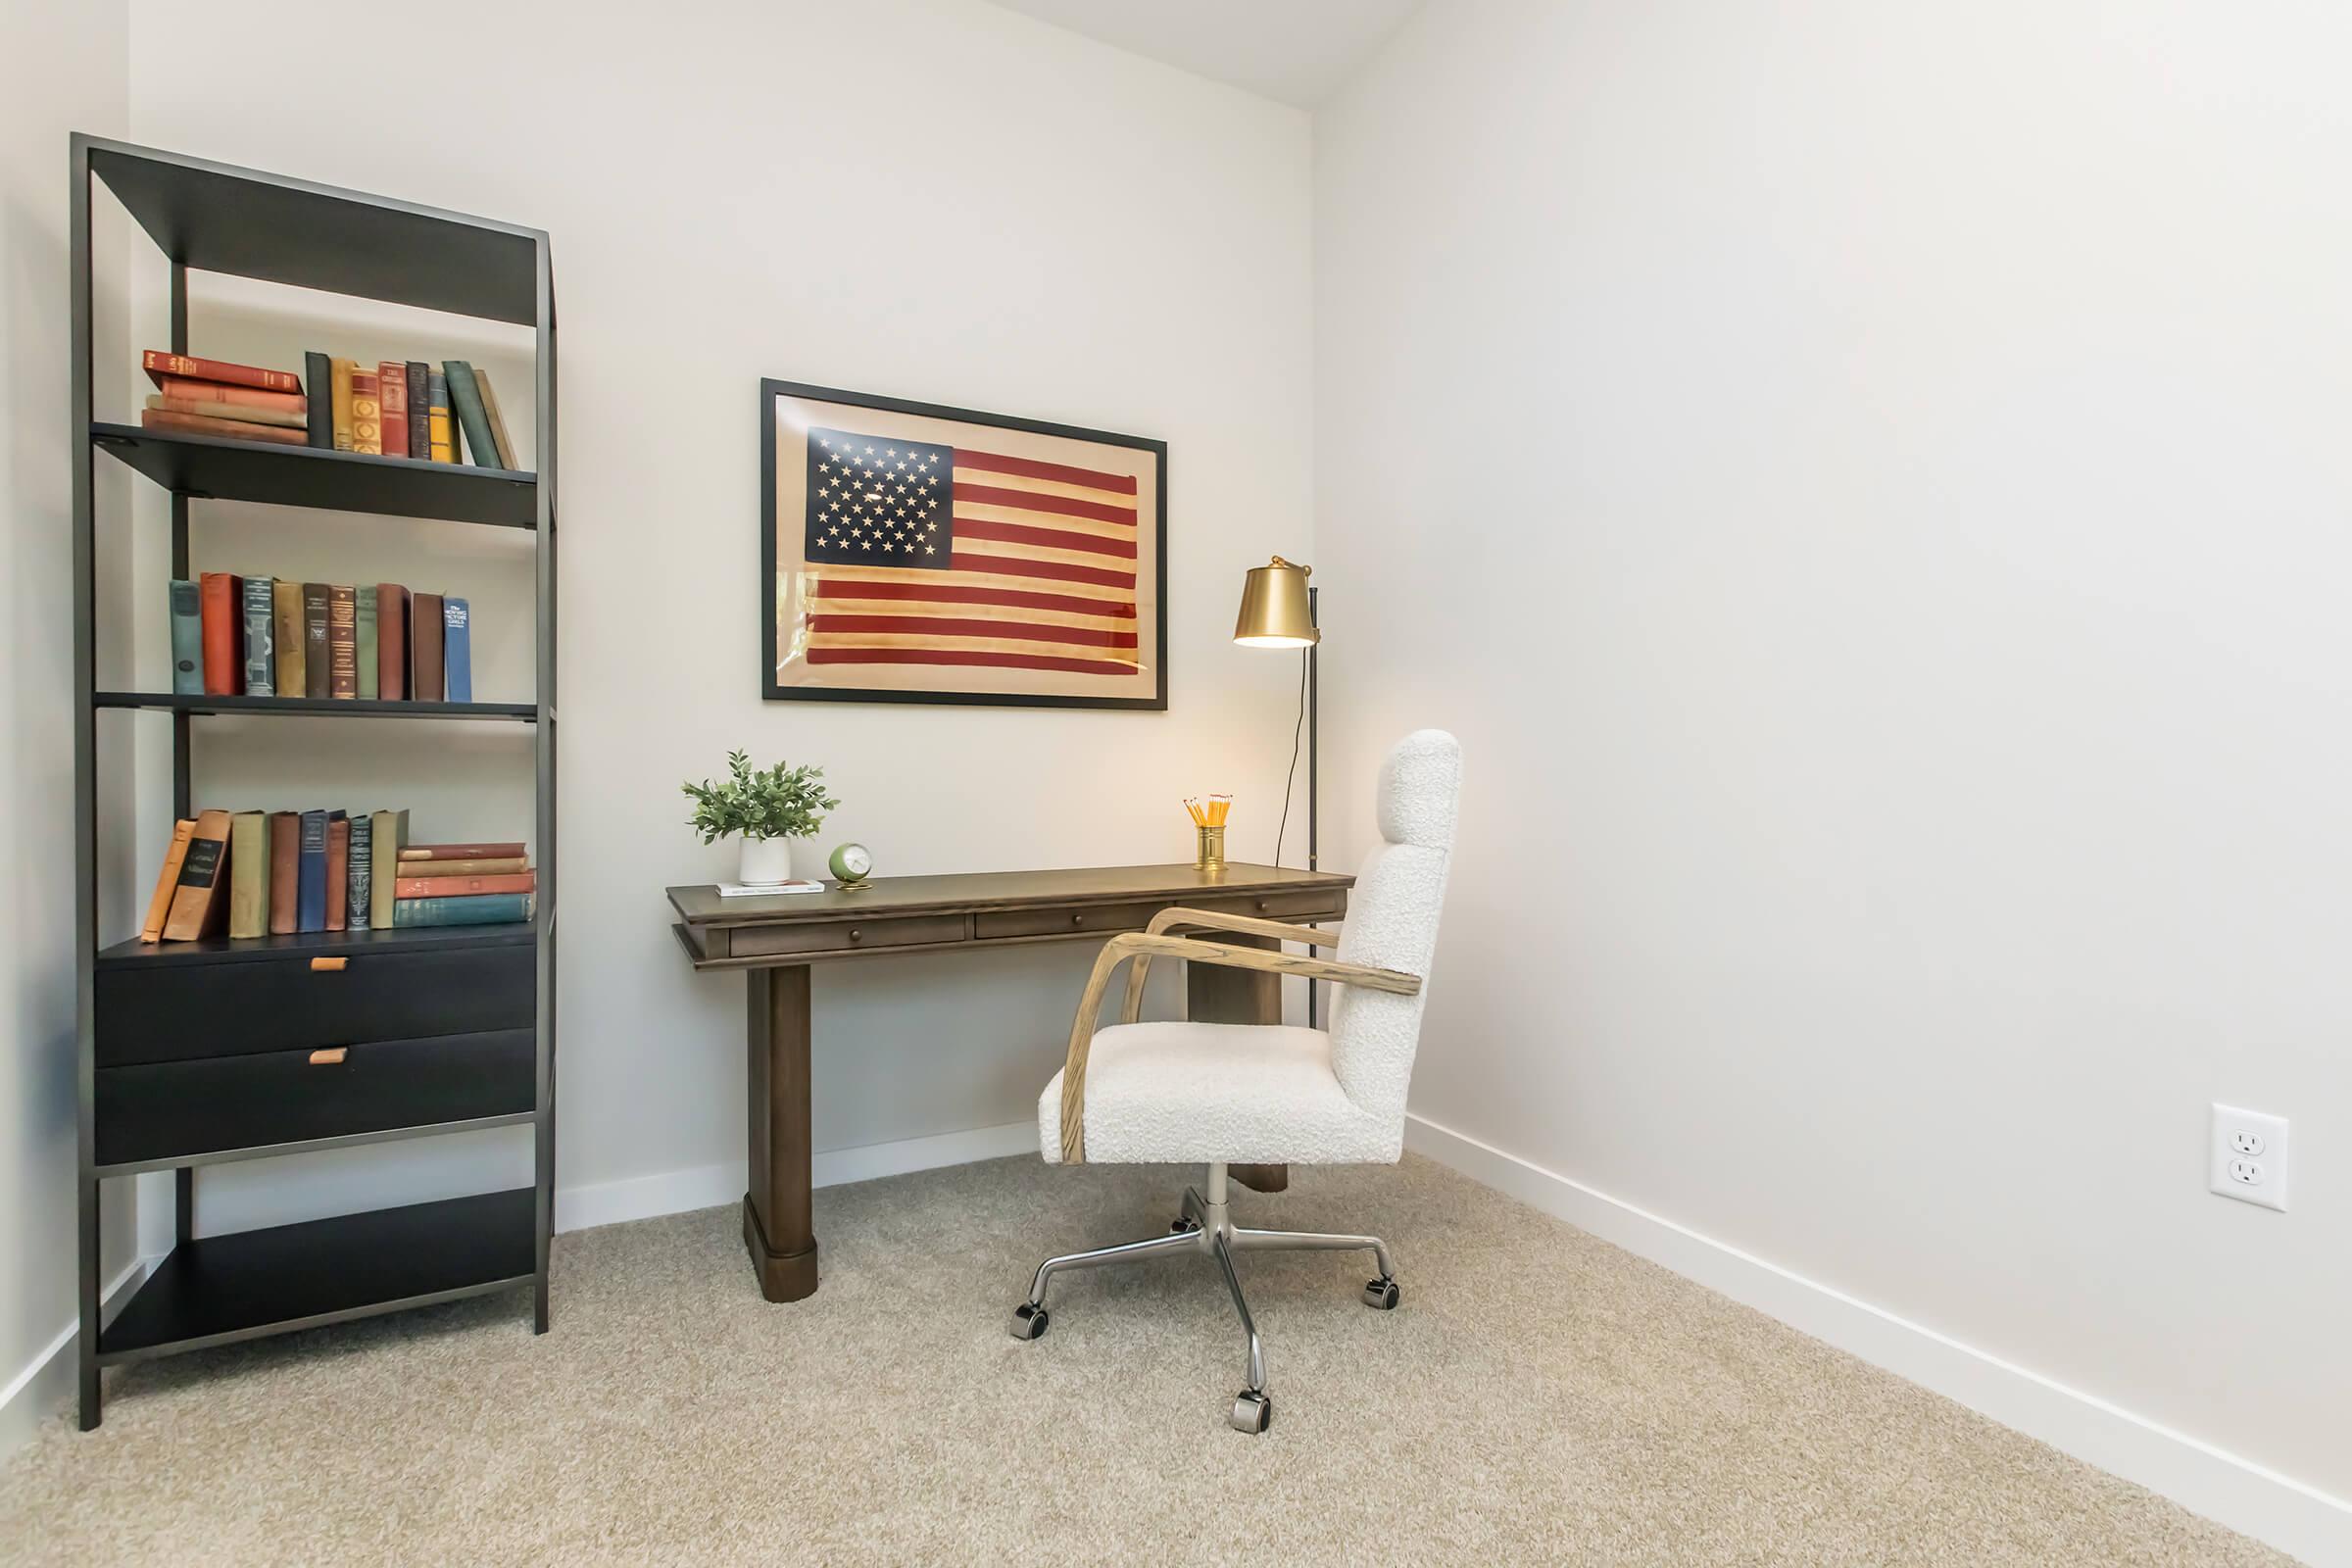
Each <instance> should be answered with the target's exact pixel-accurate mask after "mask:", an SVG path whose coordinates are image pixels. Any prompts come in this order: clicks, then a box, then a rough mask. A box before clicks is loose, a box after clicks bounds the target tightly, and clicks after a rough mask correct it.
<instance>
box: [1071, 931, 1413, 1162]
mask: <svg viewBox="0 0 2352 1568" xmlns="http://www.w3.org/2000/svg"><path fill="white" fill-rule="evenodd" d="M1137 956H1153V957H1165V958H1184V959H1187V960H1189V961H1191V962H1194V963H1214V964H1219V965H1222V966H1223V967H1225V968H1229V969H1257V970H1262V971H1264V972H1266V973H1269V974H1295V975H1300V976H1303V977H1304V978H1306V979H1309V980H1329V981H1332V982H1333V983H1335V984H1338V985H1348V986H1364V987H1366V988H1368V989H1370V990H1373V991H1387V992H1392V993H1394V994H1395V995H1397V996H1400V997H1409V996H1413V995H1415V994H1417V993H1418V992H1419V991H1420V989H1421V977H1420V976H1418V975H1410V974H1400V973H1398V972H1397V970H1395V969H1375V968H1372V967H1371V966H1369V965H1367V964H1361V963H1334V962H1332V961H1331V960H1329V959H1327V958H1309V957H1304V956H1295V955H1292V954H1288V953H1275V952H1273V951H1271V950H1269V949H1266V948H1234V947H1227V946H1226V945H1225V944H1223V943H1220V942H1201V941H1199V940H1196V939H1195V938H1192V937H1169V936H1154V935H1152V934H1151V933H1150V932H1145V931H1122V932H1121V933H1119V934H1118V935H1117V936H1115V937H1112V938H1111V939H1110V940H1109V941H1108V942H1105V943H1104V944H1103V951H1102V953H1101V954H1100V955H1098V956H1096V958H1095V967H1094V972H1093V973H1092V974H1090V975H1088V976H1087V980H1086V990H1085V992H1084V993H1083V994H1082V995H1081V996H1080V997H1079V999H1078V1015H1077V1017H1075V1018H1073V1019H1072V1020H1071V1021H1070V1050H1069V1054H1068V1056H1067V1057H1066V1058H1065V1059H1064V1060H1063V1062H1062V1069H1061V1157H1062V1158H1063V1159H1064V1160H1066V1161H1068V1162H1069V1163H1071V1164H1073V1165H1075V1164H1078V1163H1080V1162H1081V1161H1083V1160H1084V1159H1085V1158H1086V1058H1087V1054H1088V1052H1089V1051H1090V1050H1092V1049H1093V1047H1094V1043H1095V1025H1096V1020H1097V1019H1098V1018H1099V1017H1100V1016H1101V1014H1102V1011H1103V992H1104V991H1106V990H1107V989H1109V986H1110V977H1111V974H1112V973H1113V971H1115V970H1116V969H1117V968H1118V966H1119V965H1120V964H1122V963H1125V962H1126V961H1127V960H1128V959H1129V958H1132V957H1137Z"/></svg>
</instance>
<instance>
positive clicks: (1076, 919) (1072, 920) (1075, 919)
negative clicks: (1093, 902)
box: [1070, 914, 1086, 925]
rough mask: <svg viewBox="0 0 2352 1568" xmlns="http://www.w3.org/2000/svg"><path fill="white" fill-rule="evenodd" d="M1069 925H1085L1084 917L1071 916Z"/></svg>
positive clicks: (1079, 915) (1080, 915) (1078, 915)
mask: <svg viewBox="0 0 2352 1568" xmlns="http://www.w3.org/2000/svg"><path fill="white" fill-rule="evenodd" d="M1070 924H1072V925H1084V924H1086V916H1085V915H1083V914H1073V915H1071V916H1070Z"/></svg>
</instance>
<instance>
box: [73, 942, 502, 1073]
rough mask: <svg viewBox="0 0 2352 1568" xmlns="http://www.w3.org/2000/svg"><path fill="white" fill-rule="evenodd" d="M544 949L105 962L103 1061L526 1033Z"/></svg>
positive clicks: (100, 995) (99, 1048) (99, 991)
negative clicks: (109, 964) (535, 959)
mask: <svg viewBox="0 0 2352 1568" xmlns="http://www.w3.org/2000/svg"><path fill="white" fill-rule="evenodd" d="M535 952H536V950H535V949H534V948H533V947H532V946H531V945H530V944H529V943H511V944H508V945H505V946H501V947H479V948H455V949H450V950H447V951H443V952H434V953H382V954H377V953H360V954H353V955H351V956H346V957H325V956H302V955H299V954H294V955H287V956H276V955H271V956H268V957H253V958H243V959H240V960H239V961H235V962H222V963H159V964H152V965H144V966H131V967H125V968H106V967H103V966H102V967H101V968H100V969H99V970H98V972H97V974H96V975H95V976H94V977H93V978H94V981H95V987H96V1003H97V1005H96V1036H97V1039H96V1059H97V1064H98V1065H99V1066H101V1067H123V1066H131V1065H135V1064H137V1063H141V1062H159V1061H185V1060H189V1059H191V1058H196V1057H208V1056H239V1055H248V1054H256V1053H260V1052H266V1051H292V1050H294V1049H296V1048H297V1047H301V1048H305V1049H307V1048H310V1047H315V1046H350V1045H359V1044H362V1043H363V1042H366V1041H370V1040H414V1039H418V1038H420V1037H423V1036H426V1035H454V1034H472V1033H480V1032H484V1031H487V1030H493V1029H528V1028H530V1027H531V1024H532V1022H533V1017H534V1009H535V1007H536V1005H537V977H536V975H535V973H534V968H535V966H534V963H533V955H534V954H535ZM337 964H339V965H340V967H333V965H337ZM319 966H325V967H319Z"/></svg>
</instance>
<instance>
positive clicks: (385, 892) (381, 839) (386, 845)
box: [368, 809, 409, 931]
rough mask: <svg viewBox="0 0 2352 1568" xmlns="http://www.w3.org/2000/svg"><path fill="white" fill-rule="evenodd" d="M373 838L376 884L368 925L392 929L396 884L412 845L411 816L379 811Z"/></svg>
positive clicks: (370, 849)
mask: <svg viewBox="0 0 2352 1568" xmlns="http://www.w3.org/2000/svg"><path fill="white" fill-rule="evenodd" d="M371 827H372V830H373V831H372V836H371V837H370V839H369V841H368V853H369V855H370V857H371V858H373V860H374V862H375V863H374V865H373V866H372V867H371V868H370V869H371V871H372V873H373V877H374V880H373V883H372V885H371V886H370V887H369V888H368V924H369V925H371V926H373V927H374V928H375V929H376V930H378V931H388V930H390V929H391V927H392V906H393V905H394V903H395V902H397V901H396V900H395V899H394V898H393V896H392V884H393V883H394V882H396V881H398V880H399V878H400V869H399V867H400V851H401V847H402V846H403V845H405V844H407V843H408V842H409V813H408V811H407V810H406V809H401V810H398V811H378V812H376V813H375V817H374V819H373V822H372V823H371Z"/></svg>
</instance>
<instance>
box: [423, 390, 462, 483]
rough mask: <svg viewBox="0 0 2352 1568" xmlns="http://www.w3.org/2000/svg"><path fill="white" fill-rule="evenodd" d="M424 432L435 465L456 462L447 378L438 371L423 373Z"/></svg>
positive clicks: (456, 455) (453, 427) (453, 426)
mask: <svg viewBox="0 0 2352 1568" xmlns="http://www.w3.org/2000/svg"><path fill="white" fill-rule="evenodd" d="M425 388H426V392H425V395H426V397H427V398H428V399H429V401H428V402H427V403H426V405H425V432H426V438H427V439H428V440H429V441H430V443H431V447H432V455H433V461H434V462H435V463H455V462H457V461H458V449H457V445H456V442H457V426H456V425H455V424H454V423H452V422H451V420H450V417H449V377H448V376H447V375H446V374H444V373H443V372H441V371H439V370H429V371H427V372H426V373H425Z"/></svg>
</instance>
